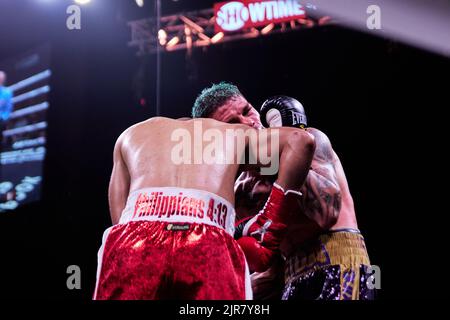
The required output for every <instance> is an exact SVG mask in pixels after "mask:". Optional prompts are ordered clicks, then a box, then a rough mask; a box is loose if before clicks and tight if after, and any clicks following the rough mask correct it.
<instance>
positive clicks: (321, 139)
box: [308, 128, 334, 161]
mask: <svg viewBox="0 0 450 320" xmlns="http://www.w3.org/2000/svg"><path fill="white" fill-rule="evenodd" d="M308 132H309V133H310V134H312V135H313V136H314V139H315V142H316V150H315V153H314V160H322V161H331V160H333V159H334V151H333V147H332V145H331V141H330V139H329V138H328V136H327V135H326V134H325V133H323V132H322V131H320V130H319V129H316V128H308Z"/></svg>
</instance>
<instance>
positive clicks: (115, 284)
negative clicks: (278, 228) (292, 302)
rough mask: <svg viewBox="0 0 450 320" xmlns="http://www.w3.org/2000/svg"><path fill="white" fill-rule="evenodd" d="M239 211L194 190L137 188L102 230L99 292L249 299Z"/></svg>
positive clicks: (100, 295) (117, 295)
mask: <svg viewBox="0 0 450 320" xmlns="http://www.w3.org/2000/svg"><path fill="white" fill-rule="evenodd" d="M234 220H235V211H234V208H233V206H232V205H231V204H230V203H229V202H228V201H226V200H225V199H223V198H221V197H219V196H217V195H215V194H212V193H209V192H206V191H202V190H196V189H184V188H171V187H164V188H146V189H140V190H137V191H134V192H132V193H131V194H130V196H129V197H128V201H127V205H126V207H125V209H124V211H123V213H122V216H121V218H120V221H119V223H118V224H117V225H114V226H112V227H110V228H108V229H107V230H106V231H105V232H104V234H103V242H102V246H101V248H100V250H99V253H98V269H97V283H96V288H95V293H94V299H99V300H103V299H133V300H137V299H139V300H140V299H183V300H193V299H202V300H203V299H204V300H216V299H220V300H231V299H233V300H236V299H237V300H244V299H251V298H252V293H251V286H250V278H249V271H248V267H247V263H246V261H245V256H244V253H243V252H242V250H241V248H240V247H239V245H238V244H237V242H236V241H235V240H234V239H233V236H232V235H233V233H234Z"/></svg>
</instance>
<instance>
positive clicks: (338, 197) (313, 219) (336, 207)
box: [235, 128, 358, 256]
mask: <svg viewBox="0 0 450 320" xmlns="http://www.w3.org/2000/svg"><path fill="white" fill-rule="evenodd" d="M307 130H308V132H309V133H310V134H312V135H313V136H314V138H315V143H316V150H315V152H314V157H313V161H312V164H311V169H310V171H309V173H308V176H307V178H306V181H305V184H304V185H303V187H302V189H301V191H302V193H303V199H302V201H300V202H298V203H297V206H296V207H294V208H292V212H291V221H290V223H289V229H288V230H289V231H288V234H287V236H286V238H285V240H284V241H283V243H282V245H281V250H282V252H283V254H284V255H285V256H289V255H290V253H291V252H292V251H293V250H294V249H295V248H297V247H298V246H299V245H301V244H303V243H304V242H305V241H307V240H308V239H311V238H313V237H315V236H317V235H318V234H319V233H321V232H322V231H324V230H335V229H341V228H353V229H357V228H358V225H357V222H356V215H355V208H354V205H353V199H352V196H351V194H350V190H349V187H348V183H347V179H346V177H345V173H344V170H343V168H342V165H341V162H340V160H339V158H338V156H337V155H336V153H335V152H334V151H333V148H332V146H331V143H330V140H329V139H328V137H327V136H326V135H325V134H324V133H323V132H321V131H319V130H317V129H314V128H308V129H307ZM271 185H272V183H271V181H270V179H267V178H264V177H261V176H259V175H258V173H257V172H255V171H249V172H244V173H242V174H241V176H240V177H239V178H238V180H237V181H236V185H235V191H236V211H237V214H238V216H239V218H240V219H242V218H243V217H245V216H247V215H249V214H252V213H253V212H254V211H255V210H260V209H261V208H262V205H263V204H264V201H265V199H266V198H267V196H268V195H269V193H270V190H271ZM255 206H256V207H257V208H256V209H255Z"/></svg>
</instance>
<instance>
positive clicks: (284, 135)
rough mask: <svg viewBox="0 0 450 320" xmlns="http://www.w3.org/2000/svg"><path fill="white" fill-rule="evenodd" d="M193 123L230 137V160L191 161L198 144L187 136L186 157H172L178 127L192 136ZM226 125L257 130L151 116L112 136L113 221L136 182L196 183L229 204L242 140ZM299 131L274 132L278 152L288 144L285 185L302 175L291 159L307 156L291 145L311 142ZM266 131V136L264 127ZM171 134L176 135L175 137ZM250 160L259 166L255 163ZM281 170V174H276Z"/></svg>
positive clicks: (146, 185)
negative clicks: (184, 159)
mask: <svg viewBox="0 0 450 320" xmlns="http://www.w3.org/2000/svg"><path fill="white" fill-rule="evenodd" d="M199 123H201V130H202V133H203V132H205V131H206V130H209V129H213V130H219V131H220V132H221V133H223V134H222V137H223V139H225V141H223V145H224V147H225V146H227V145H233V141H227V140H230V139H233V140H234V146H236V147H235V148H233V150H232V151H231V152H233V153H234V155H233V158H234V159H236V161H233V162H232V163H226V162H225V161H223V163H210V162H207V161H203V160H204V159H203V160H202V161H199V163H197V162H196V161H195V159H194V152H195V151H194V150H193V149H194V147H195V146H197V147H199V145H198V144H197V145H195V144H194V143H193V140H191V141H192V143H190V145H191V147H192V150H191V161H190V163H189V162H188V163H185V162H182V163H179V162H177V161H174V160H175V159H174V158H173V157H174V154H175V155H177V154H179V153H177V152H176V151H175V153H174V148H176V146H179V145H180V142H181V140H180V139H179V136H180V133H182V132H184V133H186V134H188V135H190V137H191V138H192V139H195V129H194V126H195V125H197V129H198V125H199ZM227 129H228V130H237V129H242V130H243V131H248V130H254V131H255V132H256V131H257V130H256V129H253V128H250V127H248V126H246V125H242V124H227V123H224V122H220V121H216V120H213V119H191V120H174V119H169V118H163V117H155V118H151V119H149V120H146V121H144V122H141V123H138V124H136V125H134V126H131V127H130V128H128V129H127V130H125V131H124V132H123V133H122V135H121V136H120V137H119V138H118V140H117V142H116V145H115V148H114V166H113V171H112V175H111V180H110V186H109V205H110V211H111V218H112V222H113V224H115V223H117V222H118V221H119V219H120V216H121V213H122V210H123V209H124V207H125V204H126V201H127V198H128V195H129V193H131V192H133V191H135V190H139V189H141V188H149V187H163V186H170V187H179V188H192V189H199V190H204V191H208V192H211V193H214V194H216V195H218V196H220V197H222V198H224V199H226V200H228V201H229V202H230V203H231V204H234V190H233V186H234V181H235V179H236V176H237V174H238V171H239V170H240V167H241V165H242V164H241V163H239V162H238V161H237V159H241V157H242V155H243V153H244V152H246V150H247V147H248V145H247V144H245V145H242V144H240V143H237V142H236V139H239V138H237V136H236V135H227V134H226V130H227ZM295 131H297V132H295ZM299 131H300V130H297V129H292V128H283V129H282V130H281V131H280V132H279V134H277V138H279V147H280V152H283V148H284V147H285V146H287V145H289V146H291V148H285V151H284V152H285V157H284V160H280V174H279V175H280V176H281V175H283V176H284V178H283V177H281V179H282V180H283V182H284V183H286V184H287V185H286V186H288V187H291V186H290V185H289V184H290V183H291V184H293V183H294V182H293V181H294V180H295V179H304V177H303V178H302V177H301V175H304V176H306V174H307V170H306V168H305V169H303V170H302V168H301V165H300V166H299V165H298V164H296V163H295V161H298V160H300V162H303V163H305V164H306V163H307V162H308V160H306V162H305V161H303V160H302V159H303V154H304V153H305V152H302V150H294V148H293V147H292V146H294V145H295V146H296V147H297V146H300V147H301V146H306V147H311V145H313V144H314V141H313V138H312V136H310V135H308V136H306V135H304V134H303V133H302V132H299ZM174 132H177V134H175V135H173V134H174ZM216 132H217V131H216ZM268 132H269V134H268V136H269V140H270V132H271V131H270V129H269V130H268ZM177 136H178V139H176V137H177ZM174 137H175V138H174ZM197 141H198V140H197ZM266 142H267V141H266ZM305 142H306V143H305ZM311 142H312V143H311ZM267 143H268V142H267ZM210 144H211V141H203V140H202V141H201V143H200V145H201V148H202V149H204V148H205V147H206V146H207V145H210ZM258 144H259V145H260V147H261V146H263V148H264V142H258ZM265 147H266V148H269V149H270V147H269V146H268V145H265ZM225 149H226V148H224V149H223V150H224V152H223V154H219V155H217V154H216V159H218V158H225V152H230V150H228V149H227V150H226V151H225ZM184 151H186V150H184ZM297 151H298V152H297ZM266 152H269V151H266ZM263 153H264V152H263ZM269 153H270V152H269ZM200 154H201V153H200ZM311 158H312V156H311ZM288 159H289V160H288ZM290 159H292V160H290ZM296 159H297V160H296ZM283 161H284V163H286V164H287V165H285V166H284V168H282V167H281V163H282V162H283ZM310 161H311V160H309V163H310ZM255 165H256V166H259V164H255ZM295 167H297V168H295ZM247 168H248V167H247ZM296 170H297V171H300V172H301V171H303V173H300V175H299V174H298V173H296ZM282 172H284V173H285V174H282ZM294 176H297V178H294V179H292V177H294Z"/></svg>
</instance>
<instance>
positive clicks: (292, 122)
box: [260, 96, 308, 128]
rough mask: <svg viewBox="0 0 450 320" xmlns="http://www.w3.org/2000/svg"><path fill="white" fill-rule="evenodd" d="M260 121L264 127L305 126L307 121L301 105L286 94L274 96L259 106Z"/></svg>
mask: <svg viewBox="0 0 450 320" xmlns="http://www.w3.org/2000/svg"><path fill="white" fill-rule="evenodd" d="M260 114H261V122H262V124H263V126H264V127H266V128H271V127H295V128H306V127H307V125H308V123H307V119H306V113H305V109H304V108H303V105H302V104H301V103H300V102H299V101H298V100H296V99H294V98H292V97H288V96H275V97H272V98H269V99H267V100H266V101H264V103H263V104H262V106H261V111H260Z"/></svg>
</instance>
